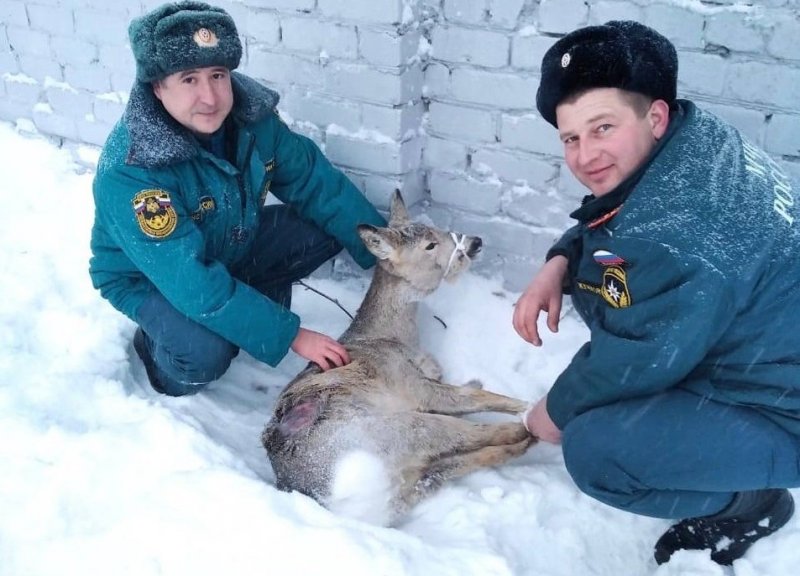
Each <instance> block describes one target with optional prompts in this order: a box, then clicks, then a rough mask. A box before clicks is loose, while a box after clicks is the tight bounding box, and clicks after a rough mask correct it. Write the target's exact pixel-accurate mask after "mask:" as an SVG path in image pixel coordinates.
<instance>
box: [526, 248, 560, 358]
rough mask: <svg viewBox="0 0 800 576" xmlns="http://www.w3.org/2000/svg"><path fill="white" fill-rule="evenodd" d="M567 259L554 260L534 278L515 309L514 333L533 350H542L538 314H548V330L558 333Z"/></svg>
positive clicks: (557, 257) (558, 258) (549, 261)
mask: <svg viewBox="0 0 800 576" xmlns="http://www.w3.org/2000/svg"><path fill="white" fill-rule="evenodd" d="M567 265H568V262H567V259H566V258H564V257H563V256H554V257H553V258H551V259H550V260H548V261H547V262H546V263H545V265H544V266H542V269H541V270H539V272H538V273H537V274H536V276H534V278H533V280H531V283H530V284H529V285H528V287H527V288H526V289H525V292H523V293H522V296H520V298H519V300H518V301H517V304H516V306H515V307H514V320H513V322H514V330H516V331H517V334H519V335H520V337H521V338H522V339H523V340H525V341H526V342H530V343H531V344H533V345H534V346H541V345H542V339H541V338H540V337H539V328H538V326H537V324H536V322H537V321H538V320H539V313H540V312H547V327H548V328H550V331H551V332H558V321H559V316H560V315H561V301H562V299H563V297H564V296H563V289H562V286H563V282H564V276H565V275H566V273H567Z"/></svg>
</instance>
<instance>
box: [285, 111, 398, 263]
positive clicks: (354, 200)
mask: <svg viewBox="0 0 800 576" xmlns="http://www.w3.org/2000/svg"><path fill="white" fill-rule="evenodd" d="M271 122H272V123H273V124H274V126H273V127H272V128H273V129H274V131H275V134H276V136H275V139H276V141H275V175H274V176H273V179H272V188H271V190H272V192H273V194H275V196H276V197H277V198H278V199H279V200H281V201H282V202H284V203H286V204H289V205H291V206H292V207H294V208H295V209H296V210H297V211H298V213H299V214H300V215H301V216H302V217H304V218H306V219H308V220H311V221H312V222H314V223H315V224H316V225H317V226H319V227H320V228H321V229H322V230H324V231H325V232H326V233H328V234H329V235H331V236H333V237H334V238H336V239H337V240H338V241H339V243H341V244H342V246H344V247H345V248H346V249H347V251H348V252H349V253H350V255H351V256H352V257H353V259H354V260H355V261H356V262H357V263H358V264H359V266H361V267H362V268H369V267H371V266H372V265H374V264H375V257H374V256H373V255H372V254H371V253H370V252H369V251H368V250H367V249H366V248H365V247H364V244H363V242H362V241H361V238H360V237H359V235H358V232H357V230H356V227H357V226H358V225H359V224H372V225H374V226H386V220H385V219H384V218H383V217H382V216H381V215H380V214H379V213H378V211H377V210H376V209H375V207H374V206H373V205H372V204H371V203H370V202H369V201H368V200H367V199H366V198H365V197H364V195H363V194H361V192H360V191H359V190H358V189H357V188H356V187H355V186H354V185H353V183H352V182H350V180H349V179H348V178H347V177H346V176H345V175H344V174H343V173H342V172H341V171H340V170H338V169H337V168H335V167H334V166H333V165H332V164H331V163H330V162H329V161H328V159H327V158H325V156H324V155H323V154H322V151H320V149H319V147H317V145H316V144H315V143H314V142H313V141H312V140H310V139H309V138H307V137H305V136H303V135H301V134H297V133H295V132H293V131H291V130H290V129H289V128H288V127H287V126H286V124H284V123H283V121H281V120H280V118H279V117H278V116H277V114H275V115H273V118H272V119H271Z"/></svg>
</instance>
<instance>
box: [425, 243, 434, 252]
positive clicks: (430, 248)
mask: <svg viewBox="0 0 800 576" xmlns="http://www.w3.org/2000/svg"><path fill="white" fill-rule="evenodd" d="M436 246H437V244H436V242H431V243H429V244H428V245H427V246H425V250H433V249H434V248H436Z"/></svg>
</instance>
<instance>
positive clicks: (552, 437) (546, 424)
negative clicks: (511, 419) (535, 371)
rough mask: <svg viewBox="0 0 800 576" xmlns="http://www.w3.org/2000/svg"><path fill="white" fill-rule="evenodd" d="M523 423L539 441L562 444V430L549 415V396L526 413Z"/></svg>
mask: <svg viewBox="0 0 800 576" xmlns="http://www.w3.org/2000/svg"><path fill="white" fill-rule="evenodd" d="M522 423H523V424H524V425H525V428H527V429H528V432H530V433H531V435H533V436H536V437H537V438H538V439H539V440H542V441H543V442H549V443H550V444H560V443H561V430H559V429H558V426H556V425H555V423H554V422H553V420H552V419H551V418H550V414H548V413H547V396H544V397H543V398H541V399H540V400H539V401H538V402H537V403H536V404H534V405H533V407H532V408H531V409H530V410H528V411H527V412H525V414H524V415H523V417H522Z"/></svg>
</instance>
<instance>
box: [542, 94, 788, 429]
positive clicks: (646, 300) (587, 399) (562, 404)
mask: <svg viewBox="0 0 800 576" xmlns="http://www.w3.org/2000/svg"><path fill="white" fill-rule="evenodd" d="M797 204H798V199H797V186H796V185H795V186H794V187H793V186H792V184H791V183H790V181H789V178H788V176H787V175H786V173H785V172H784V171H783V170H782V169H781V167H780V166H778V165H777V164H776V163H775V162H774V161H773V160H771V159H770V158H769V157H768V156H767V155H766V154H765V153H764V152H762V151H760V150H759V149H757V148H756V147H755V146H753V145H752V144H751V143H749V142H747V141H746V140H745V139H744V138H743V137H742V135H741V134H740V133H739V132H738V131H736V130H735V129H733V128H732V127H730V126H729V125H727V124H726V123H724V122H722V121H720V120H719V119H717V118H716V117H714V116H713V115H711V114H708V113H705V112H703V111H701V110H699V109H698V108H696V107H695V106H694V105H693V104H692V103H691V102H688V101H679V105H678V110H677V111H676V112H675V113H674V114H673V118H672V121H671V126H670V132H669V133H668V137H667V139H666V141H665V142H664V143H663V144H661V145H660V147H659V148H658V149H657V150H656V151H655V153H654V155H653V157H651V159H650V160H649V162H647V163H646V165H645V166H644V167H643V169H642V170H640V171H639V173H637V174H635V175H634V176H633V177H632V179H630V180H629V181H627V182H624V183H623V184H621V185H620V187H618V189H616V190H614V191H612V192H610V193H609V194H607V195H604V196H601V197H599V198H596V199H595V198H593V197H589V200H588V201H586V202H585V203H584V205H583V206H582V207H581V208H580V209H578V210H577V211H576V212H574V213H573V217H574V218H576V219H577V220H578V222H579V223H578V224H577V225H576V226H575V227H573V228H571V229H570V230H569V231H567V233H565V235H564V236H563V238H562V239H561V240H560V241H559V242H558V243H557V245H556V246H555V247H554V248H553V250H552V251H551V254H550V255H549V256H552V254H556V253H559V254H563V255H565V256H566V257H567V259H568V260H569V273H568V283H569V286H568V289H569V290H568V291H569V292H570V293H571V294H572V300H573V303H574V305H575V307H576V309H577V311H578V312H579V313H580V315H581V317H582V318H583V319H584V321H585V322H586V324H587V326H588V328H589V330H590V332H591V341H590V342H588V343H586V344H585V345H584V346H583V347H582V348H581V349H580V350H579V351H578V353H577V354H576V355H575V357H574V358H573V360H572V362H571V363H570V365H569V366H568V367H567V368H566V369H565V370H564V372H563V373H562V374H561V375H560V376H559V377H558V379H557V380H556V382H555V384H554V385H553V388H552V389H551V391H550V393H549V394H548V400H547V410H548V413H549V414H550V416H551V418H552V419H553V421H554V422H555V424H556V425H557V426H558V427H559V428H561V429H563V428H564V427H565V426H566V425H567V424H568V423H569V422H570V421H571V420H572V419H573V418H575V417H576V416H578V415H580V414H581V413H583V412H586V411H587V410H590V409H592V408H594V407H598V406H603V405H607V404H611V403H614V402H617V401H620V400H624V399H627V398H636V397H642V396H648V395H652V394H656V393H658V392H661V391H663V390H666V389H668V388H671V387H676V386H679V387H682V388H685V389H688V390H691V391H693V392H695V393H697V394H698V395H700V396H703V397H707V398H712V399H714V400H716V401H719V402H723V403H729V404H737V405H746V406H750V407H753V408H755V409H757V410H759V411H760V412H762V413H763V414H764V415H765V416H767V417H768V418H770V419H772V420H773V421H775V422H778V423H779V424H780V425H781V426H783V427H785V428H786V429H788V430H790V431H792V432H795V433H797V434H800V331H798V329H797V327H798V325H800V256H798V251H799V250H800V221H798V206H797ZM616 208H619V211H618V212H614V210H615V209H616ZM606 215H608V216H606ZM604 216H606V218H604Z"/></svg>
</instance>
